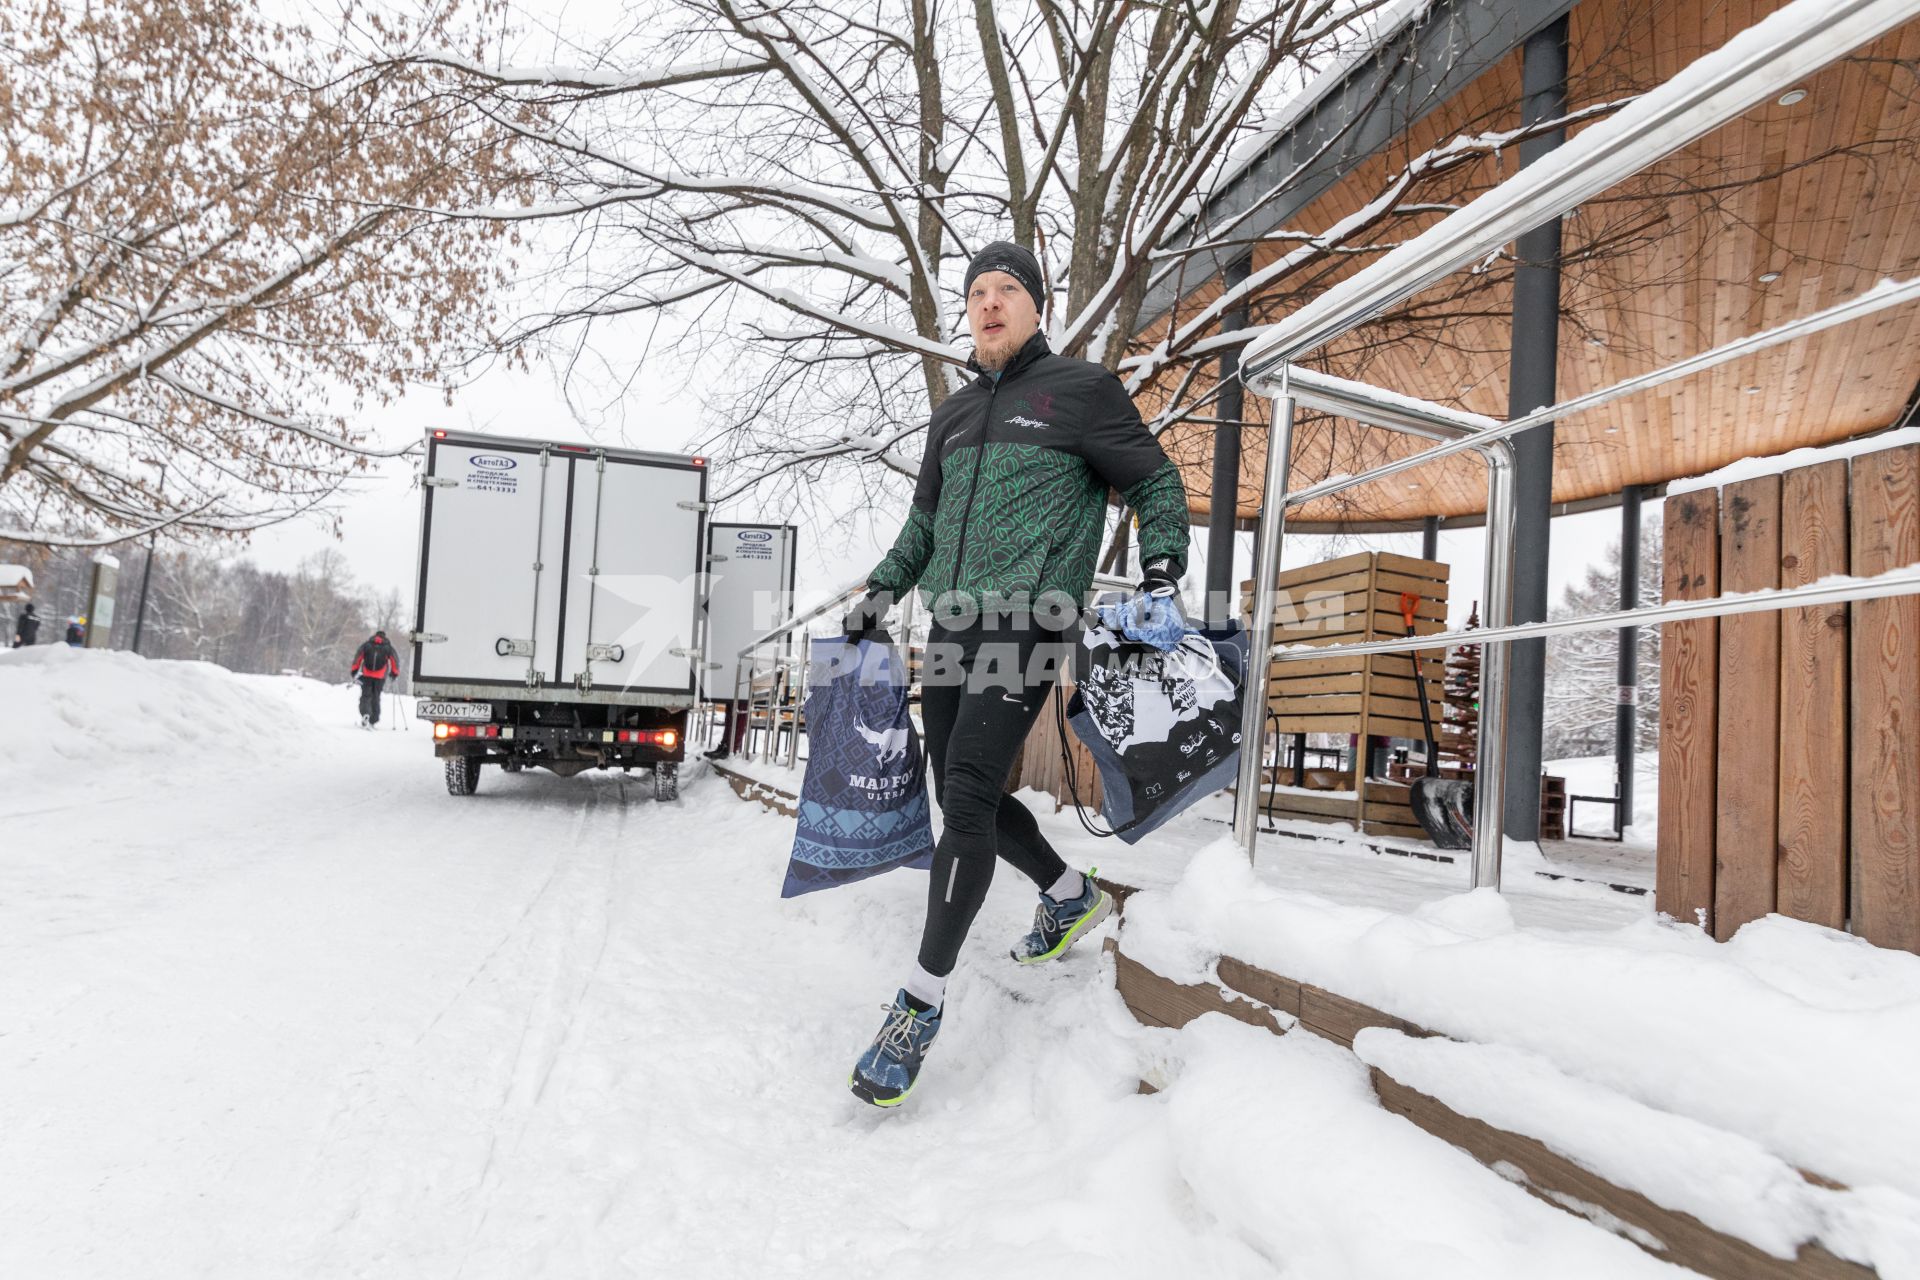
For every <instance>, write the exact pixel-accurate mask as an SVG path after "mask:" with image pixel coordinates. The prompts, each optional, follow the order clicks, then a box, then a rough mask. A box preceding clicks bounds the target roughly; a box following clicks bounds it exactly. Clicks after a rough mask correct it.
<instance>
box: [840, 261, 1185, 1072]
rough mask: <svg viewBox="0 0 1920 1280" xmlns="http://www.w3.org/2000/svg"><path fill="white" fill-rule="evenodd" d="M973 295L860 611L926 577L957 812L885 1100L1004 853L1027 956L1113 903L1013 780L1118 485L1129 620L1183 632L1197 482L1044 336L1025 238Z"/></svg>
mask: <svg viewBox="0 0 1920 1280" xmlns="http://www.w3.org/2000/svg"><path fill="white" fill-rule="evenodd" d="M966 297H967V324H968V327H969V328H970V329H971V330H972V333H973V342H974V355H973V359H972V360H971V362H970V367H971V368H972V369H973V371H974V372H975V374H976V375H977V376H976V377H975V378H974V380H973V381H972V382H971V383H969V384H968V385H967V386H966V387H964V388H962V389H961V390H959V391H956V392H954V393H953V394H952V395H951V396H949V397H947V399H946V400H944V401H942V402H941V404H940V406H939V407H938V408H936V409H935V410H934V411H933V418H932V422H931V423H930V425H929V426H928V429H927V444H926V453H925V455H924V457H923V458H922V460H921V464H920V477H919V482H918V484H917V485H916V486H915V488H914V495H913V506H912V509H911V510H910V511H909V512H908V513H907V522H906V526H905V527H904V528H903V529H901V531H900V536H899V537H898V538H897V539H895V541H894V544H893V549H892V550H891V551H889V552H888V553H887V555H886V558H885V559H883V560H882V561H881V562H880V564H879V565H878V566H877V567H876V568H875V569H874V570H873V572H872V573H871V574H869V575H868V577H867V595H866V597H865V598H864V599H862V600H861V601H860V602H859V603H858V604H856V605H855V606H854V608H853V609H852V611H851V612H849V613H848V615H847V620H846V624H845V626H846V631H847V633H848V635H849V636H850V637H858V636H861V635H864V634H866V633H868V632H870V631H874V630H877V629H878V628H879V626H880V625H881V621H882V619H884V618H885V616H886V613H887V611H888V610H889V609H890V608H891V607H892V606H893V603H894V601H895V600H896V599H897V598H898V597H899V596H900V595H901V594H902V593H904V592H906V591H907V590H909V589H910V588H912V587H914V586H916V585H917V586H918V587H919V588H920V590H921V593H922V596H923V597H924V598H925V599H926V600H927V601H928V603H929V604H930V605H931V606H932V607H933V616H934V618H935V622H934V625H933V628H932V631H931V632H930V634H929V637H928V645H927V661H926V665H925V667H924V669H923V671H924V674H923V693H922V701H921V714H922V718H923V719H924V721H925V724H926V739H927V756H928V760H929V762H930V765H931V771H932V774H933V785H934V793H935V795H936V796H937V797H938V799H939V801H940V811H941V815H942V820H943V828H942V831H941V834H940V839H939V843H938V844H937V845H936V846H935V849H934V855H933V871H932V875H931V876H930V877H929V879H928V891H927V919H926V926H925V930H924V932H923V933H922V935H921V940H920V953H919V957H918V962H917V963H916V964H915V965H914V966H913V968H912V970H911V971H910V972H909V974H908V976H907V980H906V983H905V985H904V986H902V988H901V989H900V991H899V993H898V994H897V995H896V996H895V997H894V1001H893V1003H892V1005H891V1006H889V1008H888V1010H887V1020H886V1023H885V1025H884V1026H883V1027H882V1028H881V1030H880V1034H879V1035H878V1036H877V1037H876V1038H875V1039H874V1042H873V1044H872V1046H871V1047H870V1048H868V1050H867V1051H866V1053H864V1054H862V1055H861V1057H860V1059H859V1061H858V1063H857V1064H856V1065H855V1067H854V1070H853V1076H852V1079H851V1081H850V1083H851V1085H852V1088H853V1091H854V1093H855V1094H857V1095H858V1096H859V1097H861V1098H863V1099H865V1100H866V1101H868V1102H871V1103H873V1104H875V1105H876V1106H883V1107H888V1106H895V1105H897V1104H899V1103H900V1102H902V1101H904V1100H905V1098H906V1096H907V1094H908V1093H909V1092H911V1091H912V1089H913V1085H914V1082H915V1080H916V1079H917V1078H918V1076H919V1073H920V1066H921V1063H922V1061H923V1060H924V1059H925V1057H926V1053H927V1050H928V1049H929V1048H930V1047H931V1046H932V1044H933V1040H934V1037H935V1036H936V1035H937V1034H938V1033H939V1030H940V1021H941V1016H942V1011H943V1009H942V1005H943V1001H944V999H945V996H946V984H947V978H948V975H950V974H951V973H952V972H953V968H954V964H955V961H956V959H957V958H958V956H959V954H960V945H961V943H962V942H963V941H964V940H965V938H966V936H967V930H968V929H969V927H971V925H972V924H973V918H974V916H975V915H976V914H977V913H978V912H979V910H980V904H981V903H982V901H984V900H985V898H986V896H987V886H988V885H989V884H990V883H991V882H992V880H993V870H994V863H995V862H996V861H997V860H999V859H1005V860H1006V861H1007V862H1008V863H1010V864H1012V865H1013V867H1014V868H1015V869H1017V870H1018V871H1019V872H1020V873H1021V874H1022V875H1024V876H1026V878H1027V879H1028V880H1030V881H1032V882H1033V884H1034V887H1035V888H1036V889H1038V890H1039V894H1040V903H1039V907H1038V909H1037V910H1036V911H1035V912H1034V922H1033V929H1032V931H1031V932H1030V933H1028V934H1027V936H1026V937H1024V938H1022V939H1020V940H1019V941H1018V942H1016V943H1015V944H1014V946H1013V959H1014V960H1016V961H1018V962H1020V963H1022V964H1034V963H1037V962H1040V961H1043V960H1054V959H1057V958H1059V957H1060V956H1061V955H1063V954H1064V953H1065V952H1066V950H1067V948H1068V947H1070V946H1072V945H1073V944H1074V942H1076V941H1077V940H1079V939H1080V938H1081V937H1082V936H1084V935H1085V934H1086V933H1087V932H1088V931H1089V930H1090V929H1092V928H1093V927H1094V926H1095V925H1097V924H1099V922H1100V921H1101V920H1102V919H1104V918H1105V917H1106V916H1107V914H1108V913H1109V912H1110V911H1111V910H1112V909H1113V900H1112V898H1111V897H1110V896H1109V895H1108V894H1107V893H1106V892H1105V891H1104V890H1102V889H1101V888H1100V887H1099V886H1098V885H1096V884H1094V883H1093V881H1092V880H1091V879H1089V878H1088V877H1086V876H1084V875H1082V874H1081V872H1079V871H1077V870H1075V869H1074V868H1072V867H1069V866H1068V865H1067V864H1066V863H1065V862H1064V861H1062V859H1061V857H1060V855H1059V854H1058V853H1056V852H1055V851H1054V849H1053V846H1052V845H1050V844H1048V843H1047V840H1046V837H1045V836H1043V835H1041V833H1040V828H1039V826H1038V824H1037V823H1036V822H1035V821H1034V817H1033V814H1032V813H1031V812H1029V811H1028V809H1027V808H1026V806H1025V805H1023V804H1021V803H1020V802H1019V801H1018V800H1016V799H1014V798H1013V797H1011V796H1008V795H1006V794H1004V787H1005V785H1006V781H1007V775H1008V773H1009V771H1010V770H1011V768H1012V764H1013V761H1014V760H1015V759H1017V758H1018V756H1019V753H1020V750H1021V746H1022V744H1023V743H1024V742H1025V741H1026V737H1027V731H1028V730H1029V729H1030V728H1032V726H1033V722H1034V720H1035V719H1036V718H1037V717H1038V716H1039V714H1040V711H1041V708H1042V707H1044V706H1045V705H1046V702H1047V697H1048V695H1049V693H1050V692H1051V690H1052V688H1053V685H1054V683H1055V680H1056V678H1057V676H1058V671H1059V664H1060V663H1061V662H1062V661H1064V660H1065V656H1066V654H1067V652H1068V643H1069V639H1070V635H1071V632H1070V631H1069V630H1063V628H1070V627H1071V626H1072V624H1073V621H1074V618H1075V616H1076V615H1077V611H1078V608H1079V606H1080V604H1081V603H1082V602H1083V601H1084V599H1085V597H1086V593H1087V590H1088V588H1089V587H1090V586H1091V584H1092V581H1093V570H1094V560H1095V557H1096V556H1097V555H1098V553H1099V549H1100V540H1101V533H1102V530H1103V527H1104V522H1105V515H1106V509H1107V493H1108V490H1109V489H1113V490H1118V491H1119V493H1120V494H1121V496H1122V497H1123V499H1124V500H1125V502H1126V504H1127V506H1128V507H1129V508H1130V509H1131V510H1133V511H1134V512H1135V513H1136V514H1137V515H1138V517H1139V521H1140V548H1141V558H1142V561H1143V562H1144V564H1145V566H1146V568H1145V571H1144V575H1143V581H1142V582H1141V584H1140V594H1139V595H1138V596H1136V597H1135V598H1134V600H1133V601H1132V602H1131V604H1130V608H1129V618H1130V619H1131V620H1132V621H1133V622H1134V623H1135V625H1130V626H1129V627H1128V628H1127V630H1128V633H1129V634H1130V635H1132V636H1133V637H1134V638H1136V639H1142V640H1146V641H1148V642H1149V643H1157V644H1159V645H1160V646H1161V647H1163V648H1171V647H1173V646H1174V645H1175V644H1177V643H1178V642H1179V638H1180V635H1181V633H1182V631H1183V630H1184V622H1183V620H1182V619H1181V617H1180V613H1179V608H1178V606H1177V605H1176V604H1175V597H1176V595H1177V592H1178V590H1179V585H1180V575H1181V573H1182V572H1184V570H1185V568H1186V559H1187V495H1186V490H1185V487H1184V486H1183V485H1182V484H1181V482H1180V473H1179V471H1178V470H1177V469H1176V468H1175V467H1174V465H1173V464H1172V463H1171V462H1169V461H1168V460H1167V456H1166V454H1165V453H1164V452H1163V451H1162V450H1161V448H1160V445H1159V442H1158V441H1156V440H1155V439H1154V438H1153V435H1152V433H1151V432H1149V431H1148V430H1147V428H1146V425H1145V424H1144V423H1143V422H1142V421H1141V420H1140V414H1139V412H1138V411H1137V410H1135V409H1134V407H1133V401H1132V399H1131V397H1129V396H1128V394H1127V391H1126V388H1125V387H1124V386H1123V385H1122V384H1121V382H1120V380H1119V379H1118V378H1116V377H1115V376H1114V375H1113V374H1111V373H1109V372H1108V371H1107V370H1106V369H1104V368H1102V367H1101V366H1100V365H1097V364H1093V363H1091V362H1089V361H1085V360H1075V359H1071V358H1069V357H1066V356H1058V355H1055V354H1053V352H1052V351H1050V350H1049V349H1048V347H1047V340H1046V337H1045V336H1044V335H1043V334H1042V333H1041V332H1040V316H1041V312H1042V310H1043V308H1044V306H1045V301H1046V297H1047V290H1046V287H1045V284H1044V282H1043V280H1042V278H1041V272H1040V264H1039V262H1038V260H1036V259H1035V257H1034V256H1033V254H1032V253H1030V252H1028V251H1027V250H1026V249H1023V248H1021V247H1019V246H1018V245H1014V244H1009V243H1006V242H996V243H994V244H990V245H988V246H987V247H986V248H985V249H982V250H981V251H980V253H979V254H978V255H977V256H976V257H975V258H974V259H973V261H972V263H971V264H970V265H969V266H968V268H967V274H966Z"/></svg>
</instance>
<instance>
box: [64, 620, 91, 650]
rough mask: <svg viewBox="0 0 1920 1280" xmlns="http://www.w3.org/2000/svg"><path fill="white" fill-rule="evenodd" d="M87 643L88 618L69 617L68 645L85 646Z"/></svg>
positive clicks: (74, 647)
mask: <svg viewBox="0 0 1920 1280" xmlns="http://www.w3.org/2000/svg"><path fill="white" fill-rule="evenodd" d="M86 643H87V620H86V619H85V618H68V619H67V647H68V648H69V649H80V648H84V647H85V646H86Z"/></svg>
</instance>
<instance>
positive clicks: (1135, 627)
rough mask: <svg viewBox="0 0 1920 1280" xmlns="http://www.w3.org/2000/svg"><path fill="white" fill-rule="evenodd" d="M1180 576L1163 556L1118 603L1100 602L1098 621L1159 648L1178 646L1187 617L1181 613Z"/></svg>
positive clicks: (1170, 648) (1167, 650)
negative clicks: (1129, 594) (1126, 597)
mask: <svg viewBox="0 0 1920 1280" xmlns="http://www.w3.org/2000/svg"><path fill="white" fill-rule="evenodd" d="M1179 590H1180V582H1179V579H1177V578H1175V577H1174V576H1173V574H1172V572H1171V571H1170V569H1169V566H1168V564H1167V562H1166V561H1165V560H1156V561H1154V562H1153V563H1152V564H1150V565H1148V566H1147V567H1146V571H1145V572H1144V574H1143V575H1142V577H1141V581H1140V587H1139V590H1137V591H1135V592H1134V594H1133V595H1132V596H1131V597H1130V598H1129V599H1127V600H1125V601H1124V602H1122V603H1119V604H1109V605H1102V606H1101V607H1100V621H1101V622H1102V623H1103V624H1105V626H1106V627H1107V628H1108V629H1109V630H1111V631H1117V632H1119V633H1120V634H1121V635H1123V636H1125V637H1126V638H1127V639H1129V640H1133V641H1137V642H1138V643H1140V644H1146V645H1152V646H1153V647H1154V648H1156V649H1159V650H1161V651H1162V652H1171V651H1173V650H1175V649H1178V648H1179V647H1180V641H1181V640H1183V639H1184V638H1185V637H1186V634H1187V620H1186V618H1184V617H1183V616H1181V613H1180V598H1179V595H1178V592H1179Z"/></svg>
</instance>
